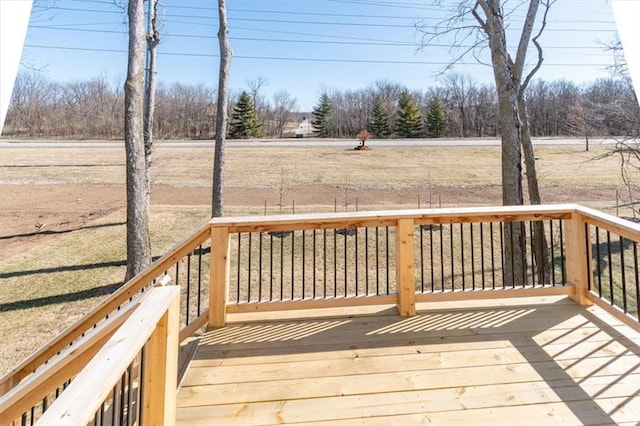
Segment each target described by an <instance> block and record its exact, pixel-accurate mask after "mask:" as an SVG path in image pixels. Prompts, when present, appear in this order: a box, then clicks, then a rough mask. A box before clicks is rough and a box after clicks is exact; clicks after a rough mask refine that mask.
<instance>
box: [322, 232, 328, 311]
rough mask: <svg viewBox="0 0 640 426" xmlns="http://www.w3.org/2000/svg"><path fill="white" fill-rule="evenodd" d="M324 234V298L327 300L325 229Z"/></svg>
mask: <svg viewBox="0 0 640 426" xmlns="http://www.w3.org/2000/svg"><path fill="white" fill-rule="evenodd" d="M323 233H324V238H323V239H322V243H323V246H324V249H323V250H324V256H323V261H324V267H323V271H324V272H323V281H324V298H325V299H326V298H327V230H326V229H324V230H323Z"/></svg>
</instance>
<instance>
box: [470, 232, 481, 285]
mask: <svg viewBox="0 0 640 426" xmlns="http://www.w3.org/2000/svg"><path fill="white" fill-rule="evenodd" d="M480 225H482V223H481V224H480ZM469 238H470V239H471V289H472V290H475V289H476V265H475V260H474V257H475V256H474V254H475V250H474V249H473V223H469Z"/></svg>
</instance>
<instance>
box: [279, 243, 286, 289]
mask: <svg viewBox="0 0 640 426" xmlns="http://www.w3.org/2000/svg"><path fill="white" fill-rule="evenodd" d="M284 238H285V237H284V235H282V236H281V237H280V300H284Z"/></svg>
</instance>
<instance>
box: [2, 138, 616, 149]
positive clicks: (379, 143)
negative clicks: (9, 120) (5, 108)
mask: <svg viewBox="0 0 640 426" xmlns="http://www.w3.org/2000/svg"><path fill="white" fill-rule="evenodd" d="M213 143H214V142H213V141H212V140H202V141H193V140H171V141H159V142H157V145H158V146H161V147H167V148H171V147H187V148H194V147H205V148H209V147H213ZM615 143H616V140H615V139H592V140H590V141H589V144H590V145H592V146H595V145H611V144H615ZM357 144H358V142H357V141H356V140H355V139H351V140H345V139H247V140H240V141H237V140H232V141H227V147H230V148H232V147H236V148H249V147H251V148H255V147H268V148H286V147H307V146H308V147H332V146H335V147H354V146H356V145H357ZM533 144H534V145H538V146H543V145H583V144H584V140H582V139H565V138H534V140H533ZM367 145H370V146H372V147H383V146H404V147H406V146H415V147H420V146H439V147H446V146H498V145H500V139H381V140H370V141H369V142H367ZM122 146H123V142H122V141H75V140H74V141H58V140H37V141H22V140H11V139H2V140H1V141H0V149H2V148H36V147H42V148H120V147H122Z"/></svg>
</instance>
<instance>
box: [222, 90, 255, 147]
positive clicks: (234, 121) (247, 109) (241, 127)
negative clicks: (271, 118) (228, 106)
mask: <svg viewBox="0 0 640 426" xmlns="http://www.w3.org/2000/svg"><path fill="white" fill-rule="evenodd" d="M229 136H230V137H231V138H232V139H240V138H259V137H261V136H262V132H261V131H260V123H259V122H258V116H257V114H256V108H255V106H254V105H253V102H252V101H251V97H250V96H249V94H248V93H247V92H242V94H241V95H240V99H238V103H237V104H236V106H235V107H234V108H233V115H232V116H231V128H230V130H229Z"/></svg>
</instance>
